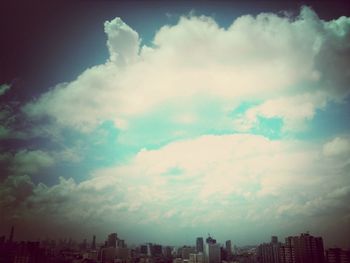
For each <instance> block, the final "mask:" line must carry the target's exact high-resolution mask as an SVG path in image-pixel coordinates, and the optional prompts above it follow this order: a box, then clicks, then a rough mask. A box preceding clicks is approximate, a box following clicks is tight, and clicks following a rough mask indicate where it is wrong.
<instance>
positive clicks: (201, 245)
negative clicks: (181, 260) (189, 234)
mask: <svg viewBox="0 0 350 263" xmlns="http://www.w3.org/2000/svg"><path fill="white" fill-rule="evenodd" d="M203 249H204V242H203V237H197V240H196V251H197V253H198V252H202V253H203Z"/></svg>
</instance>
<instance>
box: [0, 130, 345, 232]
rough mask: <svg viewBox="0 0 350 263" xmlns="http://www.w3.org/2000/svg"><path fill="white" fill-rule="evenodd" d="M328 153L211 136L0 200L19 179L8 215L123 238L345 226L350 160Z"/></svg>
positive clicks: (260, 140)
mask: <svg viewBox="0 0 350 263" xmlns="http://www.w3.org/2000/svg"><path fill="white" fill-rule="evenodd" d="M322 151H323V148H322V147H321V146H319V145H317V144H310V143H305V142H301V141H282V140H279V141H276V140H274V141H273V140H268V139H266V138H264V137H262V136H256V135H222V136H212V135H207V136H201V137H198V138H194V139H188V140H183V141H177V142H172V143H169V144H168V145H165V146H163V147H162V148H160V149H157V150H147V149H143V150H141V151H139V153H138V154H137V155H136V156H134V157H133V158H132V159H131V160H130V161H129V162H128V163H127V164H124V165H122V164H120V165H116V166H114V167H110V168H103V169H99V170H96V171H95V172H94V173H93V174H92V175H91V177H90V178H89V179H87V180H85V181H82V182H80V183H76V182H75V181H74V180H73V179H64V178H60V182H59V183H58V184H56V185H53V186H50V187H49V186H46V185H44V184H38V185H36V186H33V184H32V183H30V182H28V180H29V179H28V177H11V178H9V179H7V180H6V181H5V183H3V186H2V188H1V189H2V190H1V191H2V192H4V193H5V195H6V196H8V198H7V199H6V200H7V201H6V202H10V203H11V202H13V200H14V199H13V198H12V197H11V196H13V195H14V193H15V192H16V191H17V188H16V187H15V185H17V184H16V183H15V182H16V180H20V181H23V180H24V179H26V180H24V181H25V182H26V183H25V185H29V186H30V187H29V188H30V189H29V188H28V189H29V190H30V191H29V190H28V191H27V193H28V194H26V195H25V196H23V197H20V198H17V197H16V198H15V199H16V200H18V202H19V201H20V205H17V206H13V207H12V206H11V205H7V206H6V207H7V208H6V209H9V213H8V214H9V215H12V214H20V215H22V216H23V217H22V220H26V218H29V217H30V216H34V215H35V216H36V217H38V216H43V217H45V218H48V217H50V222H51V223H52V224H56V223H57V224H58V223H59V222H70V223H72V224H73V223H77V222H88V224H95V223H96V222H100V223H101V220H102V221H103V222H104V224H106V225H110V226H112V225H115V224H116V225H118V226H119V227H120V228H121V229H124V230H125V231H127V230H130V229H131V228H134V229H138V228H139V227H141V228H144V227H147V228H149V229H153V227H155V226H157V228H158V229H159V231H167V230H166V229H167V228H170V229H171V228H174V227H180V228H186V229H194V228H198V227H199V228H201V229H209V228H211V227H212V224H213V222H215V224H216V226H219V225H220V226H228V225H230V226H231V227H232V226H237V227H238V226H240V225H242V224H246V223H247V222H250V223H251V224H258V225H260V226H265V227H271V228H272V227H276V224H278V225H280V226H281V228H283V227H284V226H285V225H286V224H288V222H289V221H290V220H293V222H296V223H297V222H299V223H300V224H301V223H305V222H314V219H315V217H317V218H323V220H324V222H328V223H331V224H335V223H338V224H344V222H340V221H341V220H342V218H344V216H346V215H347V214H348V213H349V211H348V209H347V208H346V207H347V206H346V203H347V197H348V194H349V189H348V188H349V187H350V184H349V180H348V179H347V171H346V169H343V168H341V167H343V166H342V164H344V161H343V160H338V159H329V158H326V157H323V155H322ZM295 164H298V165H295ZM9 182H11V184H10V183H9ZM9 184H10V186H11V187H10V186H9ZM10 197H11V198H10ZM9 198H10V199H11V200H10V199H9ZM340 208H342V209H340ZM11 209H13V210H14V211H12V210H11ZM10 211H11V212H10ZM232 211H234V212H232ZM204 215H205V216H204ZM335 215H336V217H335ZM291 218H293V219H291ZM335 218H338V219H339V222H338V221H337V220H336V219H335ZM126 222H127V223H126ZM270 223H271V224H272V225H270ZM122 226H123V227H122ZM294 227H295V226H294ZM126 229H127V230H126ZM296 229H297V228H296ZM124 230H123V231H124ZM216 230H217V231H220V229H219V228H218V227H216ZM131 231H133V230H131ZM237 231H238V230H237ZM296 231H299V230H296ZM238 232H239V231H238Z"/></svg>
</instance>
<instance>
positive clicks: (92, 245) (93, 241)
mask: <svg viewBox="0 0 350 263" xmlns="http://www.w3.org/2000/svg"><path fill="white" fill-rule="evenodd" d="M91 249H96V236H95V235H93V237H92V243H91Z"/></svg>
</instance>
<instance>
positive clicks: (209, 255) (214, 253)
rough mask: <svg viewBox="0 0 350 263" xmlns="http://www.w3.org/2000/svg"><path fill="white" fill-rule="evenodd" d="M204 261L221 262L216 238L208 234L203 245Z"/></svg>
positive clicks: (206, 262)
mask: <svg viewBox="0 0 350 263" xmlns="http://www.w3.org/2000/svg"><path fill="white" fill-rule="evenodd" d="M204 260H205V261H204V262H205V263H221V249H220V245H219V244H217V243H216V240H215V239H213V238H212V237H211V236H209V237H208V238H207V239H206V243H205V247H204Z"/></svg>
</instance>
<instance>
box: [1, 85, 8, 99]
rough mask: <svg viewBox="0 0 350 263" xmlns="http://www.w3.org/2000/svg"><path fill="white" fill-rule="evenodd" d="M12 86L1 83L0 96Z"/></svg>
mask: <svg viewBox="0 0 350 263" xmlns="http://www.w3.org/2000/svg"><path fill="white" fill-rule="evenodd" d="M10 88H11V86H10V85H8V84H1V85H0V96H1V95H3V94H5V92H6V91H8V90H9V89H10Z"/></svg>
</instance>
